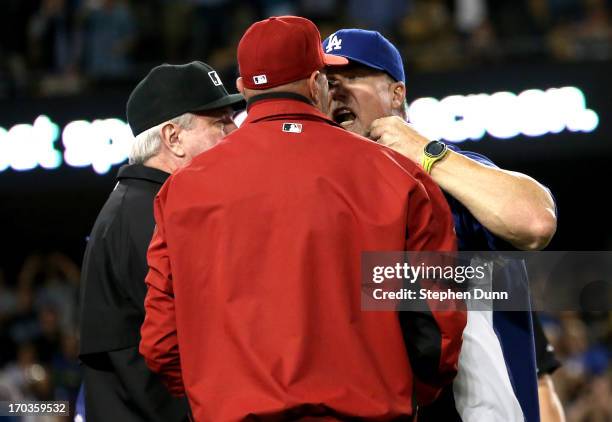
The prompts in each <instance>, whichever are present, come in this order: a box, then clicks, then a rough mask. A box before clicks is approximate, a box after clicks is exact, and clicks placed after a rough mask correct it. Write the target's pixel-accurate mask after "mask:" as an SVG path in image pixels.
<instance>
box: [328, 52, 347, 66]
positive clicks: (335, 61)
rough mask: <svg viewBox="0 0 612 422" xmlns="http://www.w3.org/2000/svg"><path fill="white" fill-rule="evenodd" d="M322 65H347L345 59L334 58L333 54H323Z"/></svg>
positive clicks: (340, 57)
mask: <svg viewBox="0 0 612 422" xmlns="http://www.w3.org/2000/svg"><path fill="white" fill-rule="evenodd" d="M323 63H325V64H326V65H327V66H344V65H347V64H348V63H349V61H348V59H347V58H346V57H342V56H335V55H333V54H323Z"/></svg>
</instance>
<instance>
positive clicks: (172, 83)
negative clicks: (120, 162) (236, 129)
mask: <svg viewBox="0 0 612 422" xmlns="http://www.w3.org/2000/svg"><path fill="white" fill-rule="evenodd" d="M228 106H230V107H232V108H234V109H236V110H238V109H240V108H244V107H245V106H246V103H245V101H244V98H243V97H242V95H240V94H229V93H228V92H227V90H226V89H225V87H224V86H223V83H222V82H221V79H220V78H219V75H217V72H216V71H215V70H214V69H213V68H212V67H210V66H209V65H207V64H206V63H203V62H199V61H194V62H191V63H187V64H180V65H172V64H162V65H160V66H156V67H154V68H153V69H152V70H151V71H150V72H149V74H148V75H147V76H145V78H144V79H143V80H142V81H140V82H139V83H138V85H136V88H134V90H133V91H132V93H131V94H130V97H129V99H128V102H127V108H126V114H127V120H128V123H129V125H130V128H131V129H132V133H133V134H134V136H137V135H138V134H140V133H142V132H144V131H145V130H147V129H150V128H152V127H154V126H157V125H159V124H161V123H163V122H165V121H168V120H170V119H173V118H175V117H178V116H180V115H182V114H184V113H188V112H197V111H207V110H213V109H216V108H222V107H228Z"/></svg>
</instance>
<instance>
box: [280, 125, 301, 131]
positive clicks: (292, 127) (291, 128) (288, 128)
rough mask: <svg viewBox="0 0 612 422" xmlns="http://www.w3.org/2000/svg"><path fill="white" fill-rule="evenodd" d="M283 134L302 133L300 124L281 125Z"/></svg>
mask: <svg viewBox="0 0 612 422" xmlns="http://www.w3.org/2000/svg"><path fill="white" fill-rule="evenodd" d="M283 132H289V133H302V124H301V123H283Z"/></svg>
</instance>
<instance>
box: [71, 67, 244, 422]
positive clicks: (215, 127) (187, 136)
mask: <svg viewBox="0 0 612 422" xmlns="http://www.w3.org/2000/svg"><path fill="white" fill-rule="evenodd" d="M243 105H244V101H243V98H242V96H241V95H238V94H232V95H230V94H228V92H227V90H226V89H225V87H224V86H223V84H222V82H221V80H220V79H219V76H218V75H217V73H216V72H215V71H214V70H213V69H212V68H211V67H210V66H208V65H207V64H205V63H202V62H192V63H188V64H185V65H167V64H164V65H161V66H157V67H155V68H154V69H153V70H152V71H151V72H150V73H149V74H148V75H147V76H146V77H145V78H144V79H143V80H142V81H141V82H140V83H139V84H138V85H137V86H136V88H135V89H134V91H133V92H132V94H131V95H130V98H129V100H128V103H127V118H128V123H129V124H130V127H131V129H132V132H133V133H134V135H135V137H136V139H135V141H134V144H133V147H132V150H131V152H130V154H129V159H130V164H129V165H126V166H123V167H122V168H121V169H120V170H119V173H118V175H117V179H118V184H117V186H116V187H115V189H114V190H113V192H112V193H111V194H110V196H109V198H108V200H107V201H106V204H105V205H104V207H103V208H102V210H101V211H100V214H99V215H98V218H97V220H96V222H95V224H94V227H93V230H92V232H91V236H90V239H89V242H88V245H87V249H86V251H85V258H84V262H83V272H82V274H83V275H82V280H81V302H80V306H81V310H80V315H81V325H80V333H81V346H80V347H81V348H80V358H81V361H82V362H83V365H84V370H85V381H84V383H85V396H86V399H85V402H86V418H87V420H88V422H93V421H111V420H115V421H122V422H124V421H183V420H187V412H188V407H187V403H186V401H185V400H179V399H176V398H173V397H171V396H170V394H169V393H168V391H167V390H166V388H165V387H164V386H163V384H161V383H160V382H159V381H158V379H157V377H156V375H154V374H153V373H152V372H150V371H149V369H148V368H147V367H146V365H145V363H144V360H143V358H142V356H141V355H140V354H139V353H138V344H139V342H140V326H141V325H142V322H143V320H144V316H145V312H144V297H145V294H146V285H145V283H144V279H145V276H146V274H147V270H148V267H147V260H146V252H147V248H148V246H149V242H150V240H151V237H152V234H153V228H154V225H155V222H154V219H153V199H154V198H155V195H156V194H157V192H158V191H159V189H160V188H161V186H162V184H163V183H164V182H165V180H166V179H167V178H168V176H169V175H170V173H172V172H174V171H175V170H177V169H179V168H181V167H183V166H185V165H186V164H187V163H189V162H190V161H191V159H192V158H193V157H195V156H196V155H198V154H199V153H201V152H203V151H205V150H207V149H209V148H211V147H212V146H214V145H215V144H216V143H217V142H219V140H220V139H221V138H223V137H224V136H225V135H226V134H228V133H229V132H231V131H233V130H234V129H236V126H235V125H234V122H233V120H232V115H233V111H234V109H235V108H238V107H241V106H243Z"/></svg>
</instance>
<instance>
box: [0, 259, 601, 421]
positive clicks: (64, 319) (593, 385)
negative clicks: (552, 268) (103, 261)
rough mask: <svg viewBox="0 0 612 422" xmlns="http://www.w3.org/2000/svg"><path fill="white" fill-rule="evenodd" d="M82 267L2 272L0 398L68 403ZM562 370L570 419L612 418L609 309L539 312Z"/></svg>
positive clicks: (76, 376)
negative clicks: (12, 275)
mask: <svg viewBox="0 0 612 422" xmlns="http://www.w3.org/2000/svg"><path fill="white" fill-rule="evenodd" d="M78 284H79V267H78V266H77V265H76V264H75V263H74V262H73V261H72V260H71V259H70V258H68V257H67V256H65V255H63V254H61V253H51V254H46V255H39V254H34V255H31V256H29V257H28V258H26V259H25V262H24V263H23V266H22V268H21V270H20V271H19V272H18V273H17V276H16V279H15V280H10V279H7V278H5V277H4V275H3V273H2V271H0V344H1V345H2V347H1V348H0V401H3V400H4V401H6V400H11V401H15V400H68V401H70V402H71V409H74V400H75V398H76V395H77V392H78V389H79V386H80V383H81V371H80V368H79V363H78V357H77V354H78V343H77V342H78V340H77V337H76V321H77V319H76V313H77V303H78ZM541 316H542V320H543V325H544V329H545V331H546V334H547V337H548V338H549V340H550V342H551V344H552V345H553V346H554V348H555V353H556V355H557V357H558V358H559V360H560V361H561V362H562V367H561V368H560V369H558V370H557V371H556V372H555V373H554V374H553V379H554V381H555V386H556V389H557V392H558V393H559V396H560V398H561V402H562V403H563V405H564V407H565V410H566V412H567V417H568V421H570V422H606V421H612V400H610V397H612V366H611V365H610V359H611V357H612V312H588V313H577V312H564V313H560V314H556V315H550V314H541Z"/></svg>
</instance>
